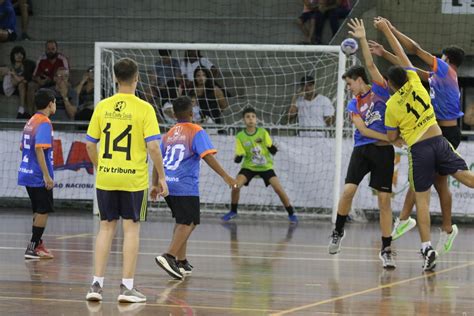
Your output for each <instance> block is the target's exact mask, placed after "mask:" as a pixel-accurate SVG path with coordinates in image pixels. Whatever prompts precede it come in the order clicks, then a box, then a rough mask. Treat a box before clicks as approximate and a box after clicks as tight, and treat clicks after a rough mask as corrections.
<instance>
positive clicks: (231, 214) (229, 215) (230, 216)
mask: <svg viewBox="0 0 474 316" xmlns="http://www.w3.org/2000/svg"><path fill="white" fill-rule="evenodd" d="M236 216H237V212H232V211H230V212H229V213H227V214H225V215H224V216H222V217H221V220H223V221H224V222H228V221H230V220H231V219H233V218H234V217H236Z"/></svg>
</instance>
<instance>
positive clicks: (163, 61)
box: [155, 49, 183, 123]
mask: <svg viewBox="0 0 474 316" xmlns="http://www.w3.org/2000/svg"><path fill="white" fill-rule="evenodd" d="M158 52H159V54H160V59H159V60H158V61H157V62H156V63H155V72H156V84H157V88H158V89H157V92H158V95H157V96H158V97H159V99H160V101H159V103H160V104H164V103H165V102H166V101H167V100H166V98H167V96H168V91H167V89H168V86H169V85H171V86H172V88H171V89H173V87H175V86H176V80H181V79H182V78H183V76H182V75H181V68H180V66H179V61H178V60H177V59H176V58H172V57H171V51H170V50H169V49H160V50H159V51H158ZM161 99H163V100H161ZM165 119H166V118H165ZM174 123H175V122H174Z"/></svg>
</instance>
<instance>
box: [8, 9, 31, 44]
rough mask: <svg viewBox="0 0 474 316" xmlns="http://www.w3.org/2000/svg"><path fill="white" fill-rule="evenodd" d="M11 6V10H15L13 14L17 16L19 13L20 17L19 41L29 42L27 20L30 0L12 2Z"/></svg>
mask: <svg viewBox="0 0 474 316" xmlns="http://www.w3.org/2000/svg"><path fill="white" fill-rule="evenodd" d="M12 4H13V8H14V9H15V13H16V14H17V15H18V13H19V14H20V16H21V36H20V39H22V40H31V38H30V36H29V35H28V19H29V12H30V11H31V4H30V0H13V1H12Z"/></svg>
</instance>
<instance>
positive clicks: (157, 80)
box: [95, 43, 352, 214]
mask: <svg viewBox="0 0 474 316" xmlns="http://www.w3.org/2000/svg"><path fill="white" fill-rule="evenodd" d="M95 57H96V59H95V67H96V69H100V72H98V71H97V72H96V74H95V75H96V78H95V79H96V87H97V89H96V90H95V91H96V93H97V95H96V98H97V99H99V98H104V97H108V96H110V95H112V94H113V93H114V91H115V83H114V78H113V65H114V63H115V62H116V61H117V60H118V59H120V58H123V57H130V58H132V59H134V60H135V61H136V62H137V63H138V65H139V72H140V76H139V83H138V89H137V90H138V95H139V96H140V97H141V98H143V99H145V100H147V101H148V102H150V103H151V104H152V105H153V106H154V107H155V109H156V112H157V115H158V117H159V121H160V126H161V130H162V133H163V132H166V130H167V127H168V126H170V125H172V124H173V120H172V117H170V115H169V112H168V111H169V110H168V107H169V106H170V104H169V101H171V100H172V99H173V98H175V97H176V96H177V95H184V94H185V95H189V96H192V97H193V100H194V99H196V111H195V119H196V121H198V122H199V124H201V125H203V127H204V128H205V129H206V131H207V132H208V133H209V134H210V135H211V139H212V141H213V144H214V146H215V147H216V148H217V150H218V154H217V158H218V160H219V161H220V163H221V164H222V165H223V166H224V168H225V169H226V170H227V171H228V172H229V173H230V174H232V175H237V173H238V171H239V169H240V165H239V164H235V163H234V162H233V160H234V146H235V134H236V133H237V132H239V131H240V130H242V129H243V122H242V111H243V109H244V108H246V107H253V108H254V109H255V110H256V112H257V118H258V122H259V123H258V125H259V126H260V127H263V128H266V129H267V130H268V131H269V132H270V135H271V137H272V138H273V141H274V142H275V144H276V146H277V147H278V149H279V151H278V153H277V154H276V156H275V157H274V169H275V172H276V174H277V175H278V177H279V179H280V181H281V183H282V185H283V187H284V189H285V190H286V192H287V193H288V195H289V197H290V200H291V201H292V204H293V205H294V206H295V207H296V208H297V209H298V210H299V211H300V212H301V211H306V212H311V213H314V212H323V213H325V214H330V210H332V209H333V206H334V203H335V202H334V201H335V200H334V199H335V196H337V195H338V190H339V189H340V183H339V182H338V181H335V179H338V180H339V181H340V179H341V174H340V173H341V157H342V155H347V153H344V152H343V151H347V148H349V150H350V148H351V144H352V143H351V140H350V139H351V133H345V134H344V133H343V125H344V124H343V120H344V117H343V116H344V108H343V107H344V106H343V105H344V103H345V102H344V98H345V94H344V82H343V81H342V79H341V76H342V74H343V72H344V70H345V67H346V57H345V56H344V55H343V54H342V53H340V50H339V47H338V46H292V45H230V44H229V45H227V44H172V43H154V44H139V43H96V55H95ZM203 76H204V77H205V79H202V78H203ZM312 81H314V85H313V86H314V90H315V93H316V94H317V95H318V99H317V101H316V103H314V104H309V105H304V104H303V105H302V103H305V101H304V100H303V99H304V97H303V96H302V89H303V87H304V86H305V85H308V86H310V85H311V82H312ZM100 94H101V95H100ZM316 94H315V95H316ZM219 95H220V99H219ZM310 99H311V98H310ZM294 100H297V101H296V102H293V103H294V105H295V104H296V105H297V107H296V108H292V101H294ZM311 107H314V108H311ZM325 119H326V121H327V122H326V121H325ZM335 126H339V128H335ZM346 126H347V124H346ZM338 138H339V141H336V140H337V139H338ZM343 138H345V139H346V141H348V142H349V145H348V146H343V144H342V141H343ZM349 153H350V152H349ZM200 190H201V202H202V203H203V204H204V205H203V207H204V208H207V209H217V210H221V211H222V210H225V208H226V207H227V205H228V204H230V190H229V189H228V188H227V187H226V186H225V184H224V182H223V181H222V180H221V179H220V178H219V177H218V176H217V175H216V174H214V173H213V172H212V171H211V170H210V168H208V167H207V166H204V165H203V167H202V172H201V179H200ZM242 209H243V210H244V211H245V210H250V211H256V210H258V211H259V212H260V211H269V212H271V211H282V210H283V211H284V208H283V207H282V205H281V202H280V201H279V198H278V196H277V195H276V194H275V192H273V190H272V189H271V188H266V187H265V186H264V183H263V181H262V179H259V178H256V179H253V180H252V182H251V183H250V185H249V186H248V187H244V188H242V190H241V195H240V203H239V211H240V210H242Z"/></svg>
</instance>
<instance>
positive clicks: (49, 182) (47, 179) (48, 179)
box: [43, 174, 54, 190]
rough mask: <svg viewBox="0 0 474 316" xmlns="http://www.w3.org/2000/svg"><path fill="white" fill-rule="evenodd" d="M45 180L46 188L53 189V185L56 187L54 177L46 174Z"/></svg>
mask: <svg viewBox="0 0 474 316" xmlns="http://www.w3.org/2000/svg"><path fill="white" fill-rule="evenodd" d="M43 180H44V186H45V188H46V190H51V189H52V188H53V187H54V181H53V179H52V178H51V177H50V176H49V174H48V175H45V176H44V177H43Z"/></svg>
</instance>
